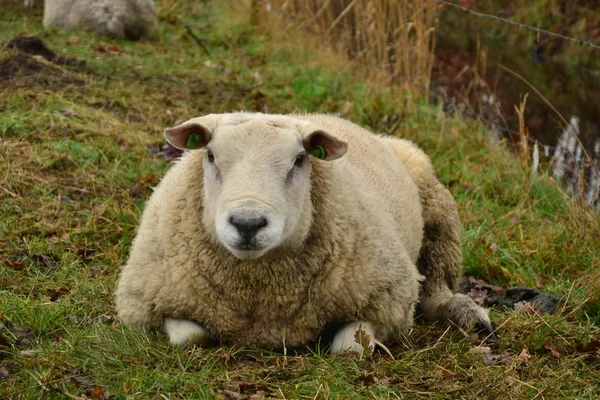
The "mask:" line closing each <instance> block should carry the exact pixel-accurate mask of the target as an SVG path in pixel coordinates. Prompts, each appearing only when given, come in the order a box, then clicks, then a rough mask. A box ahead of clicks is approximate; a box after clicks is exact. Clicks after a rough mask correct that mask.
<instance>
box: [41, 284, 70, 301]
mask: <svg viewBox="0 0 600 400" xmlns="http://www.w3.org/2000/svg"><path fill="white" fill-rule="evenodd" d="M67 293H69V289H67V288H65V287H60V288H58V289H48V290H46V295H48V297H50V301H51V302H55V301H56V300H58V299H59V298H60V297H62V296H63V295H65V294H67Z"/></svg>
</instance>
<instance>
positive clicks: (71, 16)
mask: <svg viewBox="0 0 600 400" xmlns="http://www.w3.org/2000/svg"><path fill="white" fill-rule="evenodd" d="M26 1H28V0H26ZM30 1H33V0H30ZM44 26H45V27H47V28H48V27H62V28H67V29H82V30H88V31H93V32H96V33H97V34H99V35H105V36H110V37H115V38H118V39H131V40H137V39H140V38H142V37H144V36H148V35H150V33H151V32H152V30H153V29H154V27H155V26H156V14H155V10H154V1H153V0H45V1H44Z"/></svg>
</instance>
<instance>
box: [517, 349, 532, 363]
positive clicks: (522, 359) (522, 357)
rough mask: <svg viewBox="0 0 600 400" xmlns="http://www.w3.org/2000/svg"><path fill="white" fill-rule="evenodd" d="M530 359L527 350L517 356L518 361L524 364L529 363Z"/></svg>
mask: <svg viewBox="0 0 600 400" xmlns="http://www.w3.org/2000/svg"><path fill="white" fill-rule="evenodd" d="M530 358H531V356H530V355H529V354H527V349H523V350H521V353H520V354H519V355H518V356H517V360H518V361H520V362H523V363H526V362H527V361H529V359H530Z"/></svg>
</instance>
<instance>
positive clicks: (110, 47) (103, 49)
mask: <svg viewBox="0 0 600 400" xmlns="http://www.w3.org/2000/svg"><path fill="white" fill-rule="evenodd" d="M95 50H96V51H97V52H99V53H111V54H121V53H123V52H124V51H125V50H123V49H122V48H120V47H117V46H115V45H114V44H107V45H102V44H99V45H98V46H96V48H95Z"/></svg>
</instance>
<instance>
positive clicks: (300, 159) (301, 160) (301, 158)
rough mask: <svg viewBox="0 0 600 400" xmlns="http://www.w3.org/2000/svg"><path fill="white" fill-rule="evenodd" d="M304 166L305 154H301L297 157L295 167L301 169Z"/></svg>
mask: <svg viewBox="0 0 600 400" xmlns="http://www.w3.org/2000/svg"><path fill="white" fill-rule="evenodd" d="M302 164H304V154H300V155H299V156H298V157H296V161H294V167H298V168H300V167H301V166H302Z"/></svg>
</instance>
